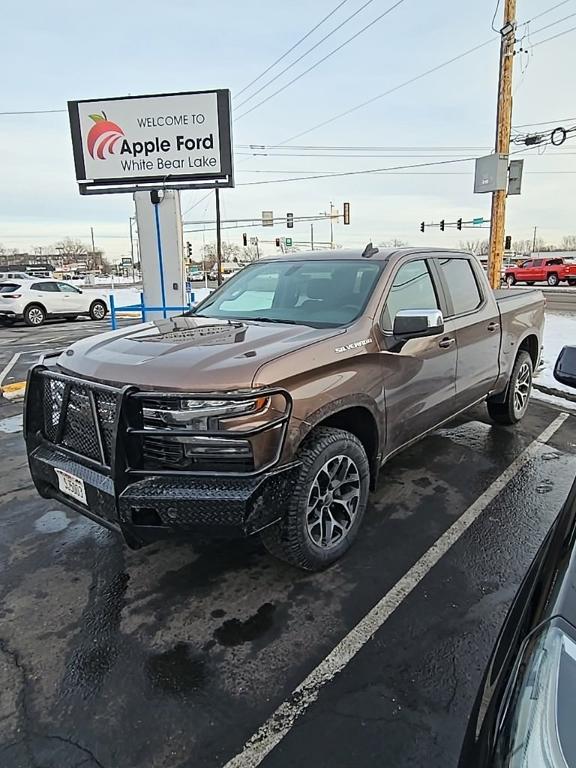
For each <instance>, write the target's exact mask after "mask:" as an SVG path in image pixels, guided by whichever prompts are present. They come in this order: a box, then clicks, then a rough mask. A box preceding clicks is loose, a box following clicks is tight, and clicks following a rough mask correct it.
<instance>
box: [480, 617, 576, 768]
mask: <svg viewBox="0 0 576 768" xmlns="http://www.w3.org/2000/svg"><path fill="white" fill-rule="evenodd" d="M575 701H576V642H575V641H574V640H573V639H572V638H571V637H570V636H569V635H567V634H566V633H565V632H563V631H562V629H560V627H559V626H558V625H557V624H551V625H548V626H547V627H545V628H544V630H543V631H542V632H541V634H540V636H539V637H538V638H537V639H535V640H533V641H532V642H531V643H530V644H529V645H528V646H527V649H526V651H525V654H524V658H523V659H522V662H521V664H520V667H519V670H518V675H517V679H516V682H515V686H514V690H513V694H512V698H511V700H510V705H509V708H508V712H507V713H506V717H505V719H504V723H503V726H502V730H501V732H500V736H499V740H498V744H497V748H496V754H497V759H496V760H495V762H494V765H495V766H501V767H502V768H504V767H506V768H573V766H574V765H576V739H575V728H574V708H575V704H574V703H575Z"/></svg>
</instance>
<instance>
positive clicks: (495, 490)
mask: <svg viewBox="0 0 576 768" xmlns="http://www.w3.org/2000/svg"><path fill="white" fill-rule="evenodd" d="M567 418H569V416H568V414H567V413H562V414H560V415H559V416H558V417H557V418H556V419H554V421H553V422H552V423H551V424H549V426H548V427H546V429H544V430H543V431H542V432H541V433H540V434H539V435H538V437H536V438H535V439H534V440H533V441H532V442H531V443H530V445H528V447H527V448H526V449H525V450H524V451H523V452H522V453H521V454H520V456H518V458H517V459H515V460H514V461H513V462H512V463H511V464H510V465H509V466H508V467H507V468H506V469H505V470H504V472H502V474H500V475H499V477H497V478H496V480H494V482H493V483H492V484H491V485H490V486H489V487H488V488H487V489H486V490H485V491H484V493H482V494H481V495H480V496H479V497H478V498H477V499H476V501H474V502H473V503H472V504H471V505H470V506H469V507H468V509H466V511H465V512H464V513H463V514H462V515H461V516H460V517H459V518H458V520H456V522H455V523H453V525H451V526H450V528H448V530H447V531H446V532H445V533H444V534H442V536H440V538H439V539H438V540H437V541H436V542H435V543H434V544H433V545H432V546H431V547H430V549H428V551H427V552H425V553H424V555H422V557H421V558H420V559H419V560H418V561H417V562H416V563H415V564H414V565H413V566H412V567H411V568H410V570H409V571H407V572H406V573H405V574H404V576H403V577H402V578H401V579H400V580H399V581H398V582H396V584H395V585H394V586H393V587H392V589H391V590H390V591H389V592H387V594H386V595H384V597H383V598H382V599H381V600H380V601H379V602H378V603H377V604H376V605H375V606H374V608H372V610H371V611H370V612H369V613H367V614H366V616H364V618H362V619H361V620H360V621H359V622H358V624H356V626H355V627H354V628H353V629H352V630H351V631H350V632H349V633H348V634H347V635H346V636H345V637H344V638H343V639H342V640H341V641H340V643H338V645H337V646H336V647H335V648H334V649H333V650H332V651H331V652H330V653H329V654H328V656H326V658H325V659H324V660H323V661H321V662H320V664H318V666H317V667H316V668H315V669H313V670H312V672H311V673H310V674H309V675H308V677H307V678H306V679H305V680H304V681H303V682H302V683H300V685H299V686H298V687H297V688H295V689H294V690H293V691H292V693H291V695H290V696H289V698H288V699H287V700H286V701H284V702H283V703H282V704H281V705H280V706H279V707H278V709H276V711H275V712H274V713H273V714H272V716H271V717H270V718H269V719H268V720H267V721H266V722H265V723H264V724H263V725H262V726H261V727H260V728H259V729H258V731H257V732H256V733H255V734H254V735H253V736H252V738H250V739H249V741H247V742H246V744H245V745H244V748H243V749H242V751H241V752H240V753H239V754H238V755H236V756H235V757H233V758H232V759H231V760H229V761H228V762H227V763H226V765H225V766H224V768H257V766H259V765H260V764H261V762H262V761H263V760H264V758H265V757H266V756H267V755H268V754H269V753H270V752H271V751H272V750H273V749H274V747H276V746H277V745H278V744H279V743H280V742H281V741H282V739H283V738H284V737H285V736H286V735H287V734H288V733H289V732H290V730H291V728H292V726H293V725H294V724H295V722H296V721H297V720H298V718H299V717H301V716H302V715H303V714H304V713H305V712H306V710H307V709H308V707H310V705H311V704H313V703H314V702H315V701H316V699H317V698H318V695H319V693H320V691H321V689H322V688H323V686H324V685H326V683H328V682H330V681H331V680H333V679H334V678H335V677H336V675H338V673H339V672H341V671H342V670H343V669H344V668H345V667H346V665H347V664H348V663H349V662H350V661H351V660H352V659H353V658H354V657H355V656H356V654H357V653H358V652H359V651H360V650H361V649H362V648H363V646H364V645H365V644H366V643H367V642H368V641H369V640H370V639H371V638H372V637H373V636H374V634H375V633H376V632H377V631H378V630H379V629H380V628H381V627H382V625H383V624H384V623H385V622H386V620H387V619H388V618H389V617H390V616H391V615H392V613H394V611H395V610H396V608H398V606H399V605H401V603H402V602H403V601H404V600H405V599H406V598H407V597H408V596H409V595H410V594H411V592H412V591H413V590H414V589H415V588H416V587H417V586H418V584H420V582H421V581H422V579H423V578H424V577H425V576H426V575H427V574H428V573H429V571H430V570H431V569H432V568H433V567H434V566H435V565H436V564H437V563H438V561H439V560H440V559H441V558H442V557H443V556H444V555H445V554H446V553H447V552H448V551H449V550H450V548H451V547H452V546H453V545H454V544H455V543H456V542H457V541H458V540H459V539H460V537H461V536H462V535H463V534H464V533H465V532H466V531H467V530H468V529H469V528H470V526H471V525H472V524H473V523H474V522H475V521H476V520H477V519H478V517H479V516H480V515H481V514H482V512H483V511H484V510H485V509H486V507H487V506H488V505H489V504H490V503H491V502H492V501H493V500H494V499H495V498H496V497H497V496H498V495H499V493H500V492H501V491H502V490H503V489H504V488H505V487H506V485H507V484H508V483H509V482H510V480H512V479H513V478H514V477H515V475H517V474H518V472H519V471H520V470H521V469H522V468H523V467H524V466H525V465H526V464H527V463H528V462H529V461H530V460H531V459H532V458H534V457H535V456H536V454H537V453H538V451H539V450H540V449H541V447H542V444H543V443H547V442H548V440H550V438H551V437H553V435H554V434H555V433H556V432H557V431H558V430H559V429H560V427H561V426H562V424H564V422H565V421H566V419H567Z"/></svg>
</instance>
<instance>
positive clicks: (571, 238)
mask: <svg viewBox="0 0 576 768" xmlns="http://www.w3.org/2000/svg"><path fill="white" fill-rule="evenodd" d="M560 247H561V248H562V250H563V251H576V235H564V237H563V238H562V241H561V243H560Z"/></svg>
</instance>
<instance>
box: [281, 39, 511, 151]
mask: <svg viewBox="0 0 576 768" xmlns="http://www.w3.org/2000/svg"><path fill="white" fill-rule="evenodd" d="M496 40H497V38H496V37H491V38H490V39H489V40H485V41H484V42H483V43H480V44H479V45H475V46H474V47H473V48H469V49H468V50H467V51H464V52H463V53H460V54H458V55H457V56H454V57H452V58H451V59H448V60H447V61H444V62H442V63H441V64H437V65H436V66H435V67H431V68H430V69H427V70H426V71H425V72H421V73H420V74H419V75H415V76H414V77H411V78H410V79H409V80H404V82H402V83H399V84H398V85H395V86H394V87H393V88H389V89H388V90H387V91H384V92H383V93H379V94H377V95H376V96H373V97H372V98H371V99H368V100H367V101H363V102H362V103H361V104H357V105H356V106H355V107H351V108H350V109H347V110H346V111H345V112H340V113H339V114H337V115H334V116H333V117H330V118H328V120H323V121H322V122H321V123H318V124H317V125H313V126H312V127H311V128H308V129H306V130H305V131H300V132H299V133H295V134H294V135H293V136H290V137H289V138H288V139H285V140H284V141H281V142H280V143H279V145H278V146H282V145H284V144H288V143H289V142H290V141H294V139H299V138H300V136H306V134H308V133H312V131H316V130H318V128H324V126H326V125H330V123H333V122H335V121H336V120H340V118H342V117H346V116H347V115H351V114H352V113H353V112H356V111H357V110H359V109H362V108H363V107H367V106H368V105H369V104H373V103H374V102H375V101H378V100H379V99H383V98H384V97H385V96H389V95H390V94H391V93H395V92H396V91H399V90H400V89H401V88H405V87H406V86H408V85H411V84H412V83H415V82H416V81H417V80H422V78H424V77H427V76H428V75H431V74H433V73H434V72H438V70H440V69H443V68H444V67H447V66H448V65H449V64H453V63H454V62H456V61H459V60H460V59H463V58H464V57H465V56H469V55H470V54H471V53H474V52H475V51H478V50H480V48H484V47H485V46H487V45H489V44H490V43H494V42H496Z"/></svg>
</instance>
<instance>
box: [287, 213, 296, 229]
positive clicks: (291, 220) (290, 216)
mask: <svg viewBox="0 0 576 768" xmlns="http://www.w3.org/2000/svg"><path fill="white" fill-rule="evenodd" d="M286 226H287V227H288V229H292V228H293V227H294V214H293V213H287V214H286Z"/></svg>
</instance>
